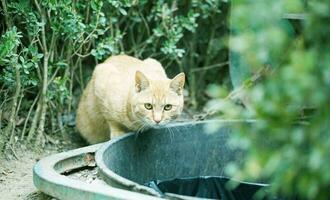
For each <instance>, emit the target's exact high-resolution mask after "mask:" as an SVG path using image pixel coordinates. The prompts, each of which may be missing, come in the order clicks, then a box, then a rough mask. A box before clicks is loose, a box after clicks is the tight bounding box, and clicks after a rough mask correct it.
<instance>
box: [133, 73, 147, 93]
mask: <svg viewBox="0 0 330 200" xmlns="http://www.w3.org/2000/svg"><path fill="white" fill-rule="evenodd" d="M147 87H149V80H148V78H147V77H146V76H145V75H144V74H143V73H142V72H140V71H136V73H135V90H136V92H141V91H142V90H144V89H146V88H147Z"/></svg>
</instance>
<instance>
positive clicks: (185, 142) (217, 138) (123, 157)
mask: <svg viewBox="0 0 330 200" xmlns="http://www.w3.org/2000/svg"><path fill="white" fill-rule="evenodd" d="M212 123H219V122H204V123H195V124H188V125H178V126H175V127H172V128H162V129H155V130H150V131H148V132H145V133H142V134H139V135H138V136H137V137H136V135H131V136H129V137H126V138H123V139H122V140H119V141H117V142H115V143H113V144H112V145H110V146H109V147H108V148H107V149H106V150H105V152H104V154H103V160H104V163H105V164H106V166H107V167H108V168H109V169H111V170H112V171H114V172H115V173H117V174H118V175H120V176H122V177H124V178H127V179H129V180H131V181H134V182H137V183H139V184H145V183H147V182H149V181H151V180H165V179H172V178H182V177H197V176H222V175H224V169H225V166H226V165H227V164H228V163H229V162H234V161H235V162H241V160H242V158H243V152H242V151H240V150H238V149H233V148H231V147H230V145H229V144H228V142H229V138H230V135H231V134H232V129H231V128H230V127H231V126H232V124H229V125H224V126H223V127H222V128H220V129H218V131H216V132H214V133H207V131H205V128H206V126H208V125H210V124H212Z"/></svg>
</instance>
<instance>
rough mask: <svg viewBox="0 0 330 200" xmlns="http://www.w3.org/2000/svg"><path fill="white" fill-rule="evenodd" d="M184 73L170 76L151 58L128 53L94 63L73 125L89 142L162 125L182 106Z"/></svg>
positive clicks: (176, 113)
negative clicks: (132, 55)
mask: <svg viewBox="0 0 330 200" xmlns="http://www.w3.org/2000/svg"><path fill="white" fill-rule="evenodd" d="M184 83H185V74H184V73H179V74H178V75H176V76H175V77H174V78H173V79H169V78H168V77H167V75H166V73H165V70H164V68H163V67H162V65H161V64H160V63H159V62H158V61H156V60H154V59H152V58H148V59H145V60H139V59H137V58H134V57H130V56H127V55H117V56H112V57H110V58H108V59H107V60H106V61H105V62H104V63H101V64H99V65H97V66H96V68H95V69H94V72H93V75H92V78H91V80H90V81H89V83H88V84H87V86H86V88H85V90H84V91H83V94H82V97H81V99H80V102H79V105H78V109H77V118H76V125H77V128H78V131H79V132H80V134H81V135H82V136H83V138H85V140H86V141H87V142H88V143H90V144H95V143H99V142H103V141H107V140H109V139H110V138H115V137H118V136H121V135H123V134H125V133H127V132H130V131H135V132H141V131H144V130H147V129H150V128H152V127H156V126H163V125H165V124H167V123H169V122H170V121H171V120H173V119H175V118H176V117H178V116H179V115H180V113H181V112H182V109H183V104H184V99H183V88H184Z"/></svg>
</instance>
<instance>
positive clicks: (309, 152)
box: [215, 0, 330, 199]
mask: <svg viewBox="0 0 330 200" xmlns="http://www.w3.org/2000/svg"><path fill="white" fill-rule="evenodd" d="M232 6H233V7H232V8H233V9H232V16H231V17H232V24H233V30H235V31H236V32H234V33H233V34H234V35H233V37H232V38H231V45H232V46H231V50H232V51H233V53H234V54H236V55H239V57H238V58H237V59H240V62H237V63H238V64H242V65H244V66H245V67H247V69H244V71H242V70H241V69H235V70H237V71H236V72H237V73H239V72H241V73H247V74H245V77H246V76H248V77H249V76H250V77H251V76H253V77H252V78H250V79H249V80H246V81H243V80H242V81H241V83H242V84H243V86H242V87H241V88H240V90H241V91H244V92H243V93H244V94H243V96H244V98H243V100H242V101H243V104H244V105H245V106H246V108H243V107H241V106H237V104H235V103H233V102H232V101H228V100H223V99H220V100H216V101H215V103H216V106H217V107H218V108H219V109H221V110H222V114H224V115H225V116H227V117H230V118H244V119H257V122H256V123H254V124H253V125H252V126H242V127H240V129H239V132H240V134H239V135H238V136H237V137H236V139H235V140H234V141H233V142H234V144H235V145H239V146H240V147H243V148H245V149H247V150H248V152H249V154H248V156H247V158H246V161H245V165H244V168H242V169H239V168H238V166H233V165H231V166H229V167H228V169H227V170H228V172H229V173H231V174H232V175H233V176H234V177H236V178H240V179H241V178H242V179H251V178H262V179H268V180H269V182H270V183H271V184H272V187H271V189H272V191H273V192H275V193H277V194H284V195H286V196H295V195H296V196H298V197H299V198H300V199H328V198H329V196H330V192H329V191H330V190H329V189H330V172H329V170H328V169H329V168H330V151H329V149H330V135H329V130H330V129H329V128H330V123H329V122H330V109H329V102H330V92H329V88H330V66H329V63H330V55H329V50H330V49H329V48H330V40H329V35H330V28H329V26H328V25H327V24H328V22H329V20H330V12H329V11H330V5H329V3H328V1H326V0H321V1H313V0H311V1H307V2H306V1H300V0H295V1H285V0H282V1H272V2H268V1H267V2H266V1H249V2H246V1H235V3H233V4H232ZM288 9H289V10H288ZM251 10H257V11H258V12H251ZM302 13H305V15H301V14H302ZM288 14H290V15H288ZM292 14H294V15H292ZM287 16H291V17H289V18H290V19H287V18H288V17H287ZM292 16H295V19H292ZM283 17H284V18H283ZM300 18H304V20H301V19H300ZM236 20H237V21H236ZM248 27H249V28H248ZM237 63H236V64H237ZM231 67H232V68H239V67H240V66H237V65H231ZM265 68H268V70H266V71H268V72H266V73H265V74H266V75H265V74H257V73H258V72H260V71H265V70H264V69H265ZM235 70H231V71H233V72H235ZM247 71H248V72H247ZM233 75H234V76H235V74H233ZM256 76H257V77H259V79H258V80H257V81H256V79H255V77H256ZM260 76H262V77H261V78H260ZM241 77H244V76H241ZM237 82H240V81H239V80H237ZM242 88H243V89H242ZM265 138H266V140H268V141H269V142H270V143H265Z"/></svg>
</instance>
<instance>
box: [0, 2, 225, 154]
mask: <svg viewBox="0 0 330 200" xmlns="http://www.w3.org/2000/svg"><path fill="white" fill-rule="evenodd" d="M227 10H228V3H227V1H225V0H206V1H197V0H192V1H170V0H158V1H147V0H140V1H135V0H134V1H123V0H104V1H102V0H91V1H80V0H78V1H72V0H58V1H53V0H27V1H25V0H10V1H9V0H1V13H0V14H1V20H0V24H1V29H0V32H1V35H2V36H1V43H0V73H1V76H0V86H1V89H0V102H2V103H1V104H0V106H1V107H0V109H1V112H0V117H1V122H2V123H0V130H1V132H2V133H3V134H2V136H3V138H4V139H0V140H1V141H2V142H6V143H7V144H14V143H15V142H17V141H25V140H27V141H35V140H36V142H37V143H38V144H40V143H41V144H44V143H45V142H47V140H46V139H47V138H48V137H47V134H48V135H51V134H53V133H54V132H61V133H62V134H64V132H65V131H64V129H63V128H64V127H65V126H66V121H65V120H64V118H68V116H71V115H72V114H71V113H74V111H75V108H76V105H77V100H78V99H79V96H80V94H81V92H82V90H83V88H84V86H85V84H86V82H87V80H88V79H89V77H90V75H91V71H92V69H93V68H94V66H95V65H96V64H97V63H99V62H102V61H103V60H104V59H106V58H107V57H109V56H111V55H116V54H121V53H125V54H128V55H132V56H135V57H138V58H141V59H144V58H147V57H154V58H156V59H158V60H160V61H161V62H162V64H163V65H164V66H165V68H166V70H167V72H168V74H169V76H170V77H172V76H173V75H174V74H176V73H178V72H179V71H184V72H185V73H186V74H188V76H187V79H188V80H187V86H188V87H187V89H188V91H189V98H187V100H188V101H187V103H188V104H187V105H188V106H192V107H194V108H198V107H201V106H202V105H203V103H204V102H205V101H206V99H207V98H208V97H207V96H206V94H205V93H203V88H205V87H206V85H207V84H208V83H209V82H218V83H222V82H225V81H226V80H228V79H227V77H228V76H227V75H226V73H227V68H226V67H225V66H227V65H226V63H227V59H228V58H227V57H228V53H227V50H226V49H227V47H226V46H225V44H226V40H227V34H228V25H227V13H228V12H227ZM205 29H207V30H208V31H205ZM221 73H223V74H224V75H222V78H221V79H219V74H221ZM8 113H9V114H8ZM69 118H70V117H69ZM19 119H23V120H24V122H23V123H17V121H19ZM45 133H46V134H45ZM9 138H10V139H9ZM7 140H9V142H7ZM0 143H1V142H0ZM2 146H3V145H0V149H2Z"/></svg>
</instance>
